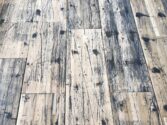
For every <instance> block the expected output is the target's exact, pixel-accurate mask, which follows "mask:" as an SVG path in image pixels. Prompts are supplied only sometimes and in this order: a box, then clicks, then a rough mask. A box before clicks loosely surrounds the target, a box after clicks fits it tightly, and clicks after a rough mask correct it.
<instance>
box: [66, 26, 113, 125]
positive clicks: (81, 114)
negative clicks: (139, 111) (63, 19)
mask: <svg viewBox="0 0 167 125" xmlns="http://www.w3.org/2000/svg"><path fill="white" fill-rule="evenodd" d="M70 35H71V41H70V45H71V48H70V66H69V67H70V69H67V70H70V77H68V79H67V87H66V104H67V106H66V111H67V112H66V124H67V125H74V124H81V125H96V124H106V125H107V124H108V125H113V120H112V117H113V116H112V109H111V102H110V95H109V88H108V80H107V74H106V73H107V72H106V67H105V60H104V50H103V43H102V37H101V30H100V29H85V30H83V29H79V30H72V32H71V34H70Z"/></svg>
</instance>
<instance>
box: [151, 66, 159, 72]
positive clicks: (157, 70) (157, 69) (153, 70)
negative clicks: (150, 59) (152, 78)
mask: <svg viewBox="0 0 167 125" xmlns="http://www.w3.org/2000/svg"><path fill="white" fill-rule="evenodd" d="M152 72H153V73H161V70H160V69H159V68H157V67H153V68H152Z"/></svg>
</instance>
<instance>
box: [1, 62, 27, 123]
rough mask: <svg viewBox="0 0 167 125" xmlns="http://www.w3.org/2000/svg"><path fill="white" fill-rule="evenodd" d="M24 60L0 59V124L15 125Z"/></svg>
mask: <svg viewBox="0 0 167 125" xmlns="http://www.w3.org/2000/svg"><path fill="white" fill-rule="evenodd" d="M25 61H26V60H25V59H0V124H1V125H15V122H16V118H17V113H18V108H19V107H18V106H19V100H20V96H21V95H20V94H21V88H22V81H23V75H24V69H25Z"/></svg>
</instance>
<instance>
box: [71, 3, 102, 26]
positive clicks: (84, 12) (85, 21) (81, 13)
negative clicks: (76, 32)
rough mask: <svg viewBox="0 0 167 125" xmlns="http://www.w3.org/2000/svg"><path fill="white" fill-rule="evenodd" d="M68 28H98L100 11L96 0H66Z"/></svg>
mask: <svg viewBox="0 0 167 125" xmlns="http://www.w3.org/2000/svg"><path fill="white" fill-rule="evenodd" d="M68 9H69V12H68V28H70V29H98V28H100V27H101V24H100V13H99V5H98V0H68Z"/></svg>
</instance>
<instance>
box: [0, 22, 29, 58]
mask: <svg viewBox="0 0 167 125" xmlns="http://www.w3.org/2000/svg"><path fill="white" fill-rule="evenodd" d="M31 26H32V25H31V24H29V23H3V24H2V25H1V26H0V58H26V57H27V53H28V47H29V39H30V37H31V36H30V29H31Z"/></svg>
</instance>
